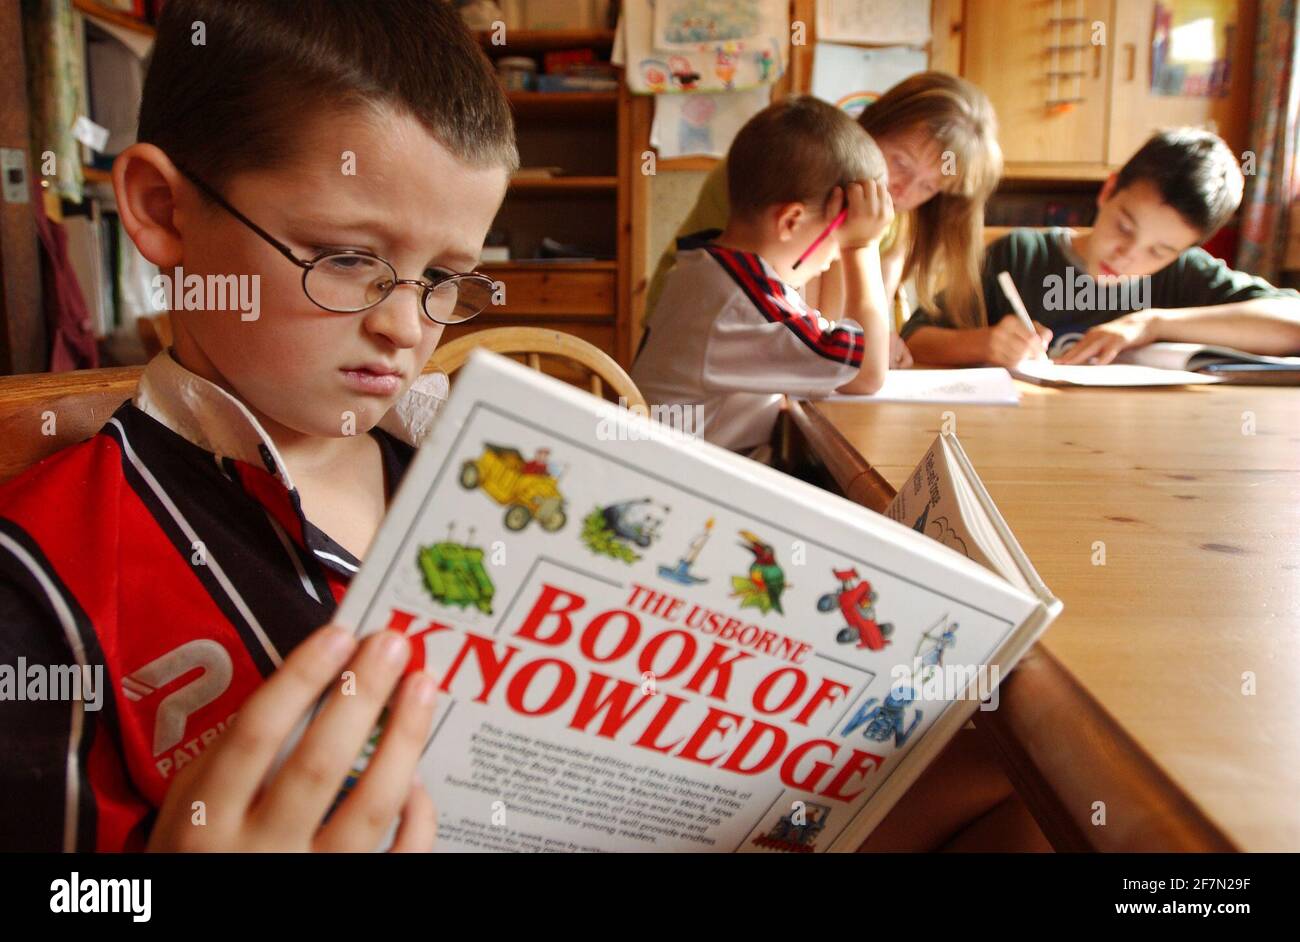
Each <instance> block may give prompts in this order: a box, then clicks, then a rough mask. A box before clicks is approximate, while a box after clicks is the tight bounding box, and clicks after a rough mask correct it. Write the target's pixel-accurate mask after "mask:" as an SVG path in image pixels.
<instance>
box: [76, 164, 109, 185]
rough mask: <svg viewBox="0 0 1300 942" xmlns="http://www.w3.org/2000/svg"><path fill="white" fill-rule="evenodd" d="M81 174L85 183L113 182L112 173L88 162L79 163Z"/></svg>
mask: <svg viewBox="0 0 1300 942" xmlns="http://www.w3.org/2000/svg"><path fill="white" fill-rule="evenodd" d="M81 175H82V177H84V178H85V180H86V182H87V183H109V184H111V183H112V182H113V174H111V173H110V172H109V171H107V170H101V169H99V168H98V167H92V166H90V165H89V164H82V165H81Z"/></svg>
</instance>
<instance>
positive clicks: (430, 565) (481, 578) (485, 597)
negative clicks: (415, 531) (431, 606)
mask: <svg viewBox="0 0 1300 942" xmlns="http://www.w3.org/2000/svg"><path fill="white" fill-rule="evenodd" d="M470 538H471V539H473V531H472V530H471V531H470ZM418 559H419V563H420V572H421V573H422V574H423V576H424V586H425V588H426V589H428V590H429V594H430V595H432V596H433V598H434V600H435V601H437V602H441V603H442V604H444V605H455V606H458V607H460V608H465V607H467V606H469V605H473V606H475V607H476V608H477V609H478V610H479V611H480V612H483V613H484V614H485V615H491V614H492V596H493V595H495V594H496V586H494V585H493V584H492V580H491V579H490V578H488V574H487V569H485V568H484V566H483V550H482V549H480V548H479V547H477V546H470V545H468V544H462V543H453V542H452V541H451V539H450V537H449V538H448V539H447V540H446V541H445V542H443V543H434V544H433V545H431V546H422V547H420V552H419V557H418Z"/></svg>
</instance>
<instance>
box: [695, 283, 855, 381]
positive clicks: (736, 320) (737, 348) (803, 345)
mask: <svg viewBox="0 0 1300 942" xmlns="http://www.w3.org/2000/svg"><path fill="white" fill-rule="evenodd" d="M705 344H706V347H705V351H704V362H703V367H702V374H701V377H700V379H701V383H702V385H703V387H704V388H705V389H706V390H709V391H711V392H752V393H784V394H786V395H790V396H813V397H815V396H825V395H829V394H830V393H832V392H834V391H835V390H836V389H837V388H839V387H840V386H843V385H844V384H845V383H847V382H849V381H850V380H852V379H853V378H854V377H855V376H857V374H858V370H859V368H860V367H861V366H862V355H863V333H862V328H861V326H859V325H858V323H857V322H856V321H853V320H850V319H848V318H845V319H843V320H841V321H838V322H834V323H832V322H831V321H828V320H826V319H825V318H823V317H821V315H819V314H818V313H817V312H816V311H799V310H796V309H795V308H794V307H793V306H792V305H789V304H788V303H780V302H778V303H776V304H773V305H771V310H770V311H769V312H768V314H767V316H764V315H763V314H760V313H759V312H758V310H756V309H755V307H754V305H753V304H752V303H751V302H750V301H749V300H748V299H747V298H744V297H743V296H741V297H738V298H737V299H736V300H735V301H733V302H732V303H731V304H729V305H728V306H727V309H726V310H725V311H723V312H721V313H720V314H719V315H718V317H717V318H716V319H715V320H714V322H713V327H712V329H711V330H710V331H709V333H708V336H707V338H706V340H705Z"/></svg>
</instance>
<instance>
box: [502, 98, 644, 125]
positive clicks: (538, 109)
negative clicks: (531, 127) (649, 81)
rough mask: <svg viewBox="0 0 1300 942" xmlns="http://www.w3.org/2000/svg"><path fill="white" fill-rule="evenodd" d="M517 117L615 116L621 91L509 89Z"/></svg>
mask: <svg viewBox="0 0 1300 942" xmlns="http://www.w3.org/2000/svg"><path fill="white" fill-rule="evenodd" d="M506 99H507V100H508V101H509V102H510V108H511V110H512V111H514V113H515V117H516V118H529V119H538V120H543V121H547V120H566V119H568V120H572V119H580V120H590V119H592V118H598V117H605V118H613V117H614V114H615V112H616V111H617V110H618V92H616V91H614V92H507V93H506Z"/></svg>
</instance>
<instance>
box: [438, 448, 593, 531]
mask: <svg viewBox="0 0 1300 942" xmlns="http://www.w3.org/2000/svg"><path fill="white" fill-rule="evenodd" d="M547 455H548V451H547V450H546V449H539V451H538V453H537V457H535V458H533V459H532V460H531V461H525V460H524V456H523V455H522V454H520V452H519V449H517V448H509V447H506V446H501V445H491V444H484V446H483V454H481V455H479V457H478V458H477V459H475V460H473V461H466V462H465V463H464V464H462V465H461V467H460V484H461V487H463V488H465V489H466V490H471V491H472V490H474V489H475V488H477V487H482V488H483V492H484V493H485V494H487V495H488V497H491V498H492V499H493V500H494V501H496V502H497V503H498V504H502V505H504V506H505V508H506V515H505V524H506V529H507V530H522V529H523V528H524V527H526V526H528V521H529V520H532V519H533V518H536V519H537V522H538V523H539V524H540V525H541V527H542V529H543V530H545V531H547V532H548V533H554V532H555V531H556V530H558V529H560V528H561V527H562V526H564V523H565V521H566V520H567V519H568V517H566V516H565V513H564V497H563V495H561V494H560V488H559V485H558V484H557V483H556V480H555V476H554V474H552V473H551V470H550V467H549V465H548V464H547V462H546V457H547Z"/></svg>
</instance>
